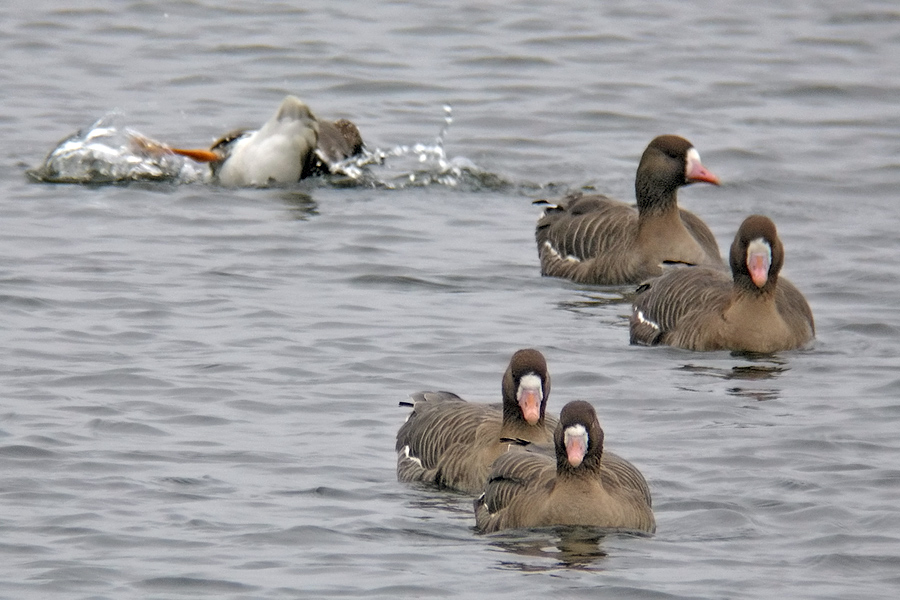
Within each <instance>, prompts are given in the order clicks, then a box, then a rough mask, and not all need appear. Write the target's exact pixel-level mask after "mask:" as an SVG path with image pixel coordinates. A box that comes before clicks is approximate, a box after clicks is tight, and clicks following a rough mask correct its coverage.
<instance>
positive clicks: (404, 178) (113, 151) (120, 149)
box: [28, 105, 510, 190]
mask: <svg viewBox="0 0 900 600" xmlns="http://www.w3.org/2000/svg"><path fill="white" fill-rule="evenodd" d="M443 111H444V121H443V124H442V126H441V129H440V131H439V133H438V135H437V137H436V138H435V140H434V142H433V143H421V142H418V143H414V144H401V145H397V146H394V147H393V148H389V149H386V150H383V149H379V148H375V149H364V150H363V152H362V153H361V154H360V155H358V156H354V157H351V158H348V159H347V160H344V161H342V162H339V163H336V164H332V165H330V171H331V175H328V176H326V177H324V178H319V179H320V180H321V182H322V184H323V185H332V186H335V187H376V188H383V189H404V188H408V187H427V186H431V185H441V186H446V187H453V188H463V189H469V190H485V189H490V190H496V189H500V188H504V187H508V186H509V185H510V184H509V182H507V181H505V180H503V179H502V178H501V177H499V176H497V175H496V174H493V173H489V172H487V171H484V170H482V169H481V168H479V167H478V166H477V165H476V164H475V163H474V162H472V161H471V160H469V159H468V158H465V157H453V158H450V157H448V156H447V152H446V150H445V142H446V139H447V136H448V135H449V132H450V126H451V125H452V123H453V110H452V108H451V107H450V106H449V105H445V106H444V107H443ZM121 119H122V117H121V115H119V114H117V113H113V114H109V115H106V116H104V117H103V118H101V119H99V120H98V121H96V122H95V123H93V124H92V125H91V126H90V127H88V128H85V129H83V130H81V131H78V132H77V133H75V134H73V135H71V136H69V137H68V138H66V139H64V140H63V141H62V142H60V143H59V144H58V145H57V146H56V148H54V149H53V150H52V151H51V152H50V153H49V154H48V155H47V158H46V159H45V160H44V162H43V164H41V165H40V166H39V167H37V168H35V169H32V170H30V171H28V175H29V176H30V177H31V178H32V179H34V180H35V181H40V182H50V183H80V184H111V183H127V182H134V181H160V182H167V183H178V184H187V183H212V182H214V178H213V176H212V175H211V172H210V169H209V166H208V165H206V164H203V163H198V162H195V161H193V160H191V159H190V158H186V157H184V156H180V155H178V154H174V153H173V152H172V151H171V149H170V148H169V146H168V145H166V144H164V143H162V142H159V141H156V140H154V139H152V138H149V137H147V136H145V135H143V134H141V133H139V132H137V131H135V130H133V129H131V128H128V127H125V126H123V125H122V124H121V123H120V121H121Z"/></svg>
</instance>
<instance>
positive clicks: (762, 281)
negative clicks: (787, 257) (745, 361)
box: [631, 215, 815, 352]
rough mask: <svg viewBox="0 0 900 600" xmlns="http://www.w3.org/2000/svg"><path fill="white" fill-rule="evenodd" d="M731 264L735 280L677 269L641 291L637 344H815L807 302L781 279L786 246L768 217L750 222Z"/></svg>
mask: <svg viewBox="0 0 900 600" xmlns="http://www.w3.org/2000/svg"><path fill="white" fill-rule="evenodd" d="M730 261H731V272H732V276H731V277H728V275H727V274H726V273H723V272H722V271H719V270H717V269H710V268H703V267H693V268H690V269H675V270H673V271H671V272H668V273H666V274H665V275H663V276H662V277H659V278H657V279H653V280H651V281H649V282H648V283H646V284H645V285H643V286H641V287H640V288H638V296H637V298H636V299H635V301H634V306H633V307H632V315H631V343H632V344H646V345H654V344H668V345H670V346H678V347H680V348H687V349H689V350H737V351H747V352H776V351H779V350H790V349H793V348H798V347H800V346H803V345H804V344H806V343H807V342H809V341H810V340H812V339H813V337H814V336H815V325H814V323H813V315H812V310H810V308H809V304H808V303H807V302H806V298H804V297H803V294H802V293H801V292H800V291H799V290H798V289H797V288H796V287H794V285H793V284H791V282H790V281H788V280H787V279H785V278H783V277H779V272H780V271H781V266H782V264H784V247H783V246H782V244H781V240H780V239H778V233H777V231H776V230H775V224H774V223H773V222H772V221H771V220H770V219H769V218H768V217H764V216H761V215H752V216H750V217H747V218H746V219H745V220H744V222H743V223H742V224H741V226H740V228H739V229H738V232H737V235H735V237H734V243H732V245H731V254H730Z"/></svg>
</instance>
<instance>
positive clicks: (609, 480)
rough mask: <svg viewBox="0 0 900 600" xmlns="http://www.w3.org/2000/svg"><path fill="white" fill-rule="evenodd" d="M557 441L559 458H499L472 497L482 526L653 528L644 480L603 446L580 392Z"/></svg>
mask: <svg viewBox="0 0 900 600" xmlns="http://www.w3.org/2000/svg"><path fill="white" fill-rule="evenodd" d="M554 448H555V458H554V457H552V456H549V455H547V454H545V453H543V452H527V451H520V452H507V453H506V454H503V455H502V456H500V457H499V458H498V459H497V460H496V461H495V462H494V465H493V467H492V468H491V472H490V475H489V476H488V480H487V483H486V485H485V487H484V493H483V494H482V495H481V496H480V497H479V498H478V499H477V500H475V502H474V509H475V523H476V527H477V528H478V529H479V530H480V531H482V532H485V533H490V532H494V531H499V530H501V529H515V528H520V527H550V526H556V525H589V526H595V527H602V528H608V529H617V530H632V531H645V532H650V533H652V532H653V531H655V530H656V521H655V519H654V517H653V510H652V508H651V503H652V501H651V498H650V488H649V486H648V485H647V481H646V480H645V479H644V476H643V475H642V474H641V472H640V471H638V469H637V468H636V467H635V466H634V465H632V464H631V463H630V462H628V461H627V460H625V459H624V458H621V457H619V456H616V455H615V454H612V453H610V452H604V450H603V429H602V428H601V427H600V422H599V421H598V420H597V413H596V412H595V411H594V407H593V406H591V405H590V404H589V403H587V402H584V401H582V400H576V401H574V402H569V403H568V404H566V405H565V406H564V407H563V409H562V412H560V415H559V424H558V425H557V427H556V432H555V434H554Z"/></svg>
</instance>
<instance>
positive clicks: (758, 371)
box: [680, 353, 789, 402]
mask: <svg viewBox="0 0 900 600" xmlns="http://www.w3.org/2000/svg"><path fill="white" fill-rule="evenodd" d="M734 354H736V353H733V355H734ZM740 356H743V357H745V358H747V359H748V360H759V361H763V360H764V361H766V362H769V363H772V364H754V365H734V366H730V367H711V366H708V365H691V364H688V365H683V366H682V367H680V370H682V371H687V372H689V373H697V374H700V375H706V376H712V377H716V378H718V379H725V380H729V381H737V382H764V381H774V380H775V379H777V377H778V376H779V375H781V374H782V373H784V372H786V371H788V370H789V369H788V367H787V366H785V363H784V362H783V361H780V360H779V359H776V358H774V357H772V356H771V355H750V354H746V353H741V354H740ZM726 391H727V392H728V394H729V395H731V396H736V397H739V398H749V399H751V400H755V401H757V402H763V401H766V400H777V399H778V398H779V397H780V395H781V389H780V388H777V387H762V386H756V385H749V384H748V385H735V386H734V387H730V388H727V390H726Z"/></svg>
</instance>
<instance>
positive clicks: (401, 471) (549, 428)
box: [396, 348, 556, 494]
mask: <svg viewBox="0 0 900 600" xmlns="http://www.w3.org/2000/svg"><path fill="white" fill-rule="evenodd" d="M502 392H503V403H502V405H497V404H480V403H473V402H467V401H465V400H463V399H462V398H460V397H459V396H457V395H456V394H454V393H452V392H418V393H416V394H413V395H412V396H411V399H412V408H413V409H412V412H411V413H410V414H409V417H408V418H407V420H406V422H405V423H404V424H403V425H402V426H401V427H400V429H399V430H398V431H397V444H396V450H397V479H398V480H399V481H403V482H415V481H420V482H427V483H431V484H436V485H438V486H439V487H443V488H449V489H455V490H458V491H461V492H466V493H470V494H476V493H479V492H480V491H481V490H482V488H483V486H484V482H485V480H486V479H487V475H488V472H489V470H490V467H491V463H492V462H493V461H494V459H496V458H497V457H498V456H500V454H502V453H503V452H506V451H507V449H508V448H509V447H510V446H515V445H516V444H517V443H519V441H528V442H543V443H549V442H550V441H551V440H552V439H553V431H554V428H555V426H556V419H554V418H553V417H551V416H548V415H546V414H545V408H546V405H547V398H548V396H549V395H550V374H549V373H548V371H547V362H546V360H545V358H544V356H543V354H541V353H540V352H539V351H538V350H534V349H530V348H529V349H523V350H518V351H516V352H515V353H514V354H513V355H512V358H511V359H510V362H509V366H508V367H507V369H506V372H505V373H504V375H503V384H502ZM403 404H408V403H401V405H403ZM513 440H514V441H513Z"/></svg>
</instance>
